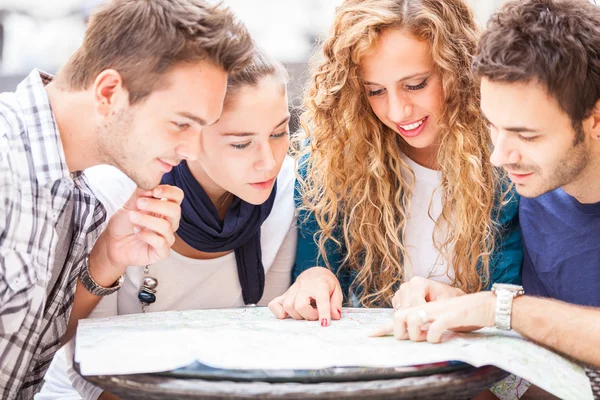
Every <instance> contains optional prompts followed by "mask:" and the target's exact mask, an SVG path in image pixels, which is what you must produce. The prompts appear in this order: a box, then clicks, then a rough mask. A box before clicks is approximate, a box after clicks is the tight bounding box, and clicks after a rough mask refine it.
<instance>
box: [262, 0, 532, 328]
mask: <svg viewBox="0 0 600 400" xmlns="http://www.w3.org/2000/svg"><path fill="white" fill-rule="evenodd" d="M477 38H478V28H477V24H476V22H475V19H474V17H473V13H472V12H471V10H470V9H469V8H468V6H467V5H466V4H465V3H464V2H463V1H461V0H347V1H345V2H344V3H343V4H342V5H341V6H340V7H339V8H338V10H337V13H336V19H335V23H334V26H333V31H332V34H331V36H330V37H329V38H328V39H327V40H326V41H325V42H324V44H323V54H322V56H321V57H319V59H318V61H317V65H315V66H314V67H315V68H313V77H312V83H311V86H310V88H309V90H308V93H307V96H306V101H305V106H306V108H307V111H306V112H305V114H304V115H303V120H302V122H303V127H304V129H305V131H306V132H307V135H308V144H307V146H306V147H305V148H304V150H303V154H301V155H300V162H299V167H300V171H299V175H300V177H299V180H298V183H297V187H296V190H297V193H296V202H297V207H298V210H299V220H298V225H299V238H298V250H297V254H296V265H295V268H294V278H295V283H294V284H293V285H292V287H291V288H290V289H289V290H288V291H287V292H286V293H285V294H284V295H282V296H280V297H278V298H276V299H274V300H273V301H272V302H271V303H270V305H269V307H270V309H271V310H272V311H273V313H274V314H275V315H276V316H277V317H279V318H286V317H287V316H288V315H289V316H291V317H292V318H295V319H309V320H317V319H318V320H319V321H320V323H321V325H323V326H327V325H329V324H330V321H331V319H339V318H340V317H341V306H342V303H343V301H344V299H345V303H346V304H350V305H362V306H367V307H382V306H383V307H385V306H390V305H392V304H393V305H394V306H395V307H396V308H397V307H408V306H412V305H416V304H420V303H424V302H427V301H435V300H436V299H440V298H444V297H450V296H456V295H457V294H463V293H472V292H476V291H480V290H483V289H486V288H489V287H490V286H491V284H492V283H494V282H505V283H518V282H519V281H520V268H521V261H522V249H521V243H520V237H519V228H518V220H517V208H518V207H517V203H518V200H517V198H516V195H515V194H514V193H513V192H512V190H511V188H510V186H509V182H508V181H507V179H506V177H505V176H504V175H503V173H502V172H501V171H500V170H498V169H496V168H494V167H493V166H492V165H491V164H490V162H489V157H490V154H491V150H492V144H491V140H490V136H489V133H488V128H487V126H486V122H485V120H484V119H483V118H482V116H481V113H480V110H479V88H478V83H477V79H476V77H475V76H474V74H473V72H472V70H471V62H472V59H473V57H474V54H475V50H476V42H477ZM322 267H326V268H322ZM315 303H316V308H315V307H314V305H315Z"/></svg>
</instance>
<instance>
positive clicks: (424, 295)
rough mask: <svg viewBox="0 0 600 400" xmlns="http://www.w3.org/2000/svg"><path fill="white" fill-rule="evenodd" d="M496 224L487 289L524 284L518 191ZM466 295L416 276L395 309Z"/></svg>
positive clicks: (405, 286) (396, 298) (395, 302)
mask: <svg viewBox="0 0 600 400" xmlns="http://www.w3.org/2000/svg"><path fill="white" fill-rule="evenodd" d="M495 222H496V223H497V224H498V226H499V227H498V237H497V239H496V243H495V246H494V252H493V253H492V255H491V257H490V268H489V273H490V279H489V283H488V284H487V285H485V286H486V287H485V290H489V289H490V288H491V287H492V284H494V283H496V282H502V283H512V284H515V285H520V284H521V265H522V263H523V245H522V244H521V229H520V227H519V196H518V194H516V192H514V190H513V191H511V192H510V193H509V194H508V199H507V202H506V204H504V205H503V206H502V207H501V208H500V209H499V210H498V214H497V219H496V221H495ZM464 294H465V292H463V291H462V290H460V289H458V288H454V287H451V286H448V285H446V284H444V283H440V282H436V281H434V280H432V279H425V278H421V277H418V276H416V277H414V278H412V279H411V280H410V281H408V282H405V283H403V284H402V285H401V286H400V288H399V289H398V290H397V291H396V293H395V294H394V298H393V299H392V306H393V307H394V308H399V307H404V308H410V307H414V306H418V305H421V304H425V303H427V302H430V301H439V300H445V299H449V298H452V297H456V296H462V295H464Z"/></svg>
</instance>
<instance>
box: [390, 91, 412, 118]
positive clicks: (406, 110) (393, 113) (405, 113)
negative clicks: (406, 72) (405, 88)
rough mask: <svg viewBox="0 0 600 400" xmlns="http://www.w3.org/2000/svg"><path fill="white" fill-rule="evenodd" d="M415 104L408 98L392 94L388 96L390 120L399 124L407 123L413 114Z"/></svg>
mask: <svg viewBox="0 0 600 400" xmlns="http://www.w3.org/2000/svg"><path fill="white" fill-rule="evenodd" d="M413 109H414V107H413V104H412V102H411V101H410V99H409V98H408V96H406V95H404V94H402V93H392V92H390V94H389V96H388V119H389V120H390V121H392V122H395V123H399V122H402V121H406V119H407V118H409V117H410V116H411V115H412V113H413Z"/></svg>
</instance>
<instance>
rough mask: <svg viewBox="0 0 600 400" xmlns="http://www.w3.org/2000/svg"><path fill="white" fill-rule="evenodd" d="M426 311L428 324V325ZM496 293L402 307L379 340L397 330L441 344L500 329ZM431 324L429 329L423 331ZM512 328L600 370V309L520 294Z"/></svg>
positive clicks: (401, 336)
mask: <svg viewBox="0 0 600 400" xmlns="http://www.w3.org/2000/svg"><path fill="white" fill-rule="evenodd" d="M421 311H424V312H425V314H424V315H425V316H426V317H427V320H428V322H425V321H423V319H422V318H421V316H422V315H423V314H422V313H421ZM495 312H496V295H495V294H494V293H492V292H491V291H484V292H479V293H475V294H469V295H465V296H460V297H455V298H452V299H449V300H444V301H437V302H432V303H427V304H425V305H421V306H418V307H411V308H407V309H400V310H398V311H397V312H396V313H395V314H394V321H393V324H390V325H388V326H385V327H382V328H381V330H380V331H379V332H377V333H376V334H375V336H378V335H382V334H387V333H390V332H394V335H395V336H396V338H398V339H409V338H410V339H411V340H414V341H424V340H427V341H429V342H432V343H439V342H440V341H441V337H442V333H443V332H444V331H446V330H476V329H480V328H482V327H486V326H488V327H492V326H494V325H495ZM425 323H430V326H429V329H428V330H425V331H424V330H422V327H423V325H425ZM511 325H512V328H513V329H514V330H515V331H517V332H518V333H520V334H521V335H523V336H525V337H526V338H528V339H530V340H532V341H534V342H536V343H539V344H541V345H543V346H546V347H549V348H551V349H552V350H555V351H557V352H560V353H563V354H566V355H568V356H570V357H572V358H575V359H577V360H579V361H581V362H583V363H586V364H590V365H593V366H596V367H597V366H600V309H598V308H592V307H582V306H578V305H573V304H568V303H563V302H560V301H557V300H550V299H543V298H537V297H531V296H519V297H517V298H515V299H514V300H513V306H512V313H511Z"/></svg>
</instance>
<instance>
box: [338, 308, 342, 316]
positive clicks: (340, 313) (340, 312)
mask: <svg viewBox="0 0 600 400" xmlns="http://www.w3.org/2000/svg"><path fill="white" fill-rule="evenodd" d="M337 312H338V315H339V316H340V317H341V316H342V310H340V309H339V308H338V309H337Z"/></svg>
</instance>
